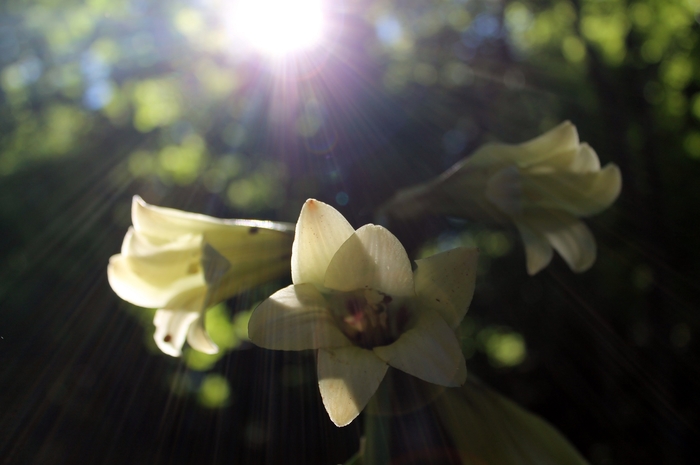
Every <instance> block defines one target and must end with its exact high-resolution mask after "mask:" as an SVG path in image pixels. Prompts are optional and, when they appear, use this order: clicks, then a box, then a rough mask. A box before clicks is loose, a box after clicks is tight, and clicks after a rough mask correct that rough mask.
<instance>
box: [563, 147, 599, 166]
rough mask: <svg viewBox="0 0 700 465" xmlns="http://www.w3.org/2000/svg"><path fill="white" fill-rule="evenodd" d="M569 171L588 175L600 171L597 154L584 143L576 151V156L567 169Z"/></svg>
mask: <svg viewBox="0 0 700 465" xmlns="http://www.w3.org/2000/svg"><path fill="white" fill-rule="evenodd" d="M569 171H574V172H576V173H589V172H595V171H600V160H599V159H598V154H597V153H595V150H593V148H592V147H591V146H590V145H588V144H586V143H585V142H584V143H583V144H581V146H580V147H579V150H578V155H577V156H576V158H575V159H574V162H573V163H572V164H571V166H570V167H569Z"/></svg>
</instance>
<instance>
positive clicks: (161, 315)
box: [153, 309, 199, 357]
mask: <svg viewBox="0 0 700 465" xmlns="http://www.w3.org/2000/svg"><path fill="white" fill-rule="evenodd" d="M197 318H199V312H178V311H173V310H166V309H160V310H158V311H156V314H155V316H154V317H153V324H154V325H155V326H156V332H155V334H154V335H153V339H154V340H155V341H156V345H157V346H158V348H159V349H160V350H162V351H163V352H164V353H166V354H168V355H171V356H173V357H179V356H180V355H181V354H182V346H183V345H184V344H185V338H186V337H187V333H188V332H189V330H190V326H191V325H192V323H194V322H195V320H197Z"/></svg>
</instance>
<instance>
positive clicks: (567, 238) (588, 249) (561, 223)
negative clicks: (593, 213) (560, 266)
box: [524, 211, 596, 272]
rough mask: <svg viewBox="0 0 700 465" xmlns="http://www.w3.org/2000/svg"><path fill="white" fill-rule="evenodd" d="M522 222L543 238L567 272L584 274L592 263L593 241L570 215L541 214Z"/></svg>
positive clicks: (561, 213) (558, 213) (589, 233)
mask: <svg viewBox="0 0 700 465" xmlns="http://www.w3.org/2000/svg"><path fill="white" fill-rule="evenodd" d="M524 221H525V222H527V224H528V226H529V227H530V228H531V229H532V230H534V231H536V232H537V233H538V234H539V235H541V236H544V237H545V238H546V239H547V241H548V242H549V243H550V244H551V246H552V247H553V248H554V250H556V251H557V252H558V253H559V255H561V257H562V258H563V259H564V261H566V263H567V264H568V265H569V268H571V270H573V271H575V272H582V271H586V270H587V269H588V268H590V267H591V266H592V265H593V263H594V262H595V259H596V243H595V238H594V237H593V234H592V233H591V231H590V230H589V229H588V227H587V226H586V225H585V224H583V222H581V221H580V220H578V219H577V218H575V217H574V216H572V215H569V214H567V213H565V212H561V211H541V212H537V213H533V214H529V215H527V216H526V217H525V220H524Z"/></svg>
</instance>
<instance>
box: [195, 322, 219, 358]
mask: <svg viewBox="0 0 700 465" xmlns="http://www.w3.org/2000/svg"><path fill="white" fill-rule="evenodd" d="M204 318H205V316H204V312H202V314H201V316H200V317H199V318H197V320H195V322H194V323H192V324H191V325H190V330H189V332H188V333H187V342H188V343H189V344H190V346H192V348H193V349H194V350H197V351H199V352H203V353H205V354H216V353H218V352H219V346H217V345H216V344H215V343H214V341H212V340H211V337H209V333H207V330H206V329H205V328H204Z"/></svg>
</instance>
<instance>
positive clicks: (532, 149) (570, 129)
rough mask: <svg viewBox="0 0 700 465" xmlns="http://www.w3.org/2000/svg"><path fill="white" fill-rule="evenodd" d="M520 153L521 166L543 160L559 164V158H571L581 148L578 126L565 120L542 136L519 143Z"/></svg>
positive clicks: (519, 161) (519, 162)
mask: <svg viewBox="0 0 700 465" xmlns="http://www.w3.org/2000/svg"><path fill="white" fill-rule="evenodd" d="M517 147H518V149H519V152H520V155H519V156H518V159H517V163H518V165H519V166H521V167H526V166H532V165H534V164H539V163H543V162H548V163H554V164H557V165H558V160H557V158H560V157H563V158H565V159H566V160H567V161H568V160H570V159H571V158H572V157H573V156H574V155H575V154H576V153H578V148H579V138H578V131H577V130H576V126H574V125H573V124H571V121H564V122H563V123H561V124H559V125H558V126H556V127H554V128H552V129H550V130H549V131H547V132H545V133H544V134H542V135H541V136H538V137H535V138H534V139H531V140H529V141H527V142H524V143H522V144H519V145H517Z"/></svg>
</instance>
